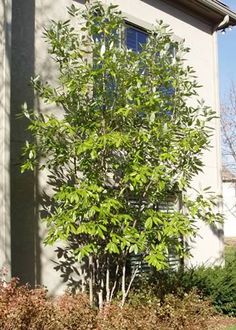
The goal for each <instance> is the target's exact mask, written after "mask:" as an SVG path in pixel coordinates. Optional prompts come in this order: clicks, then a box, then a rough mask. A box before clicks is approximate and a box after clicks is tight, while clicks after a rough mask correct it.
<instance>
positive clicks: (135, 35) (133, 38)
mask: <svg viewBox="0 0 236 330" xmlns="http://www.w3.org/2000/svg"><path fill="white" fill-rule="evenodd" d="M147 37H148V34H147V33H146V32H144V31H142V30H139V29H137V28H135V27H132V26H127V27H126V46H127V48H128V49H132V50H133V51H134V52H140V51H141V50H142V46H143V45H144V44H145V43H146V42H147Z"/></svg>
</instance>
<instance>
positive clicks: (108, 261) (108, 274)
mask: <svg viewBox="0 0 236 330" xmlns="http://www.w3.org/2000/svg"><path fill="white" fill-rule="evenodd" d="M106 264H107V265H106V266H107V269H106V302H107V303H109V301H110V260H109V256H108V257H107V263H106Z"/></svg>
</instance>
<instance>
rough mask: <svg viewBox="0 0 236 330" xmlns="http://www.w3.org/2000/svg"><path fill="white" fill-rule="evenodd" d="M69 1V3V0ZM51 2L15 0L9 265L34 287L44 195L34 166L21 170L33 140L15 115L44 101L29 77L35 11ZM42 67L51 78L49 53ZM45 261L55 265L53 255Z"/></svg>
mask: <svg viewBox="0 0 236 330" xmlns="http://www.w3.org/2000/svg"><path fill="white" fill-rule="evenodd" d="M1 1H3V0H1ZM69 2H70V1H69ZM72 2H73V1H71V2H70V3H72ZM75 2H77V3H80V4H84V1H81V0H78V1H77V0H75ZM67 5H69V4H68V3H67ZM41 6H42V7H41ZM53 7H54V8H56V6H55V4H50V5H48V4H47V1H45V2H42V4H41V3H40V5H39V8H36V1H35V0H24V1H19V0H12V27H11V29H12V41H11V83H10V89H11V104H10V109H11V114H10V132H11V133H10V146H9V148H10V164H11V165H10V181H11V182H10V189H11V198H10V203H11V268H12V276H16V277H19V278H20V280H21V282H22V283H29V284H31V285H32V286H34V285H35V284H44V283H42V281H43V280H42V266H43V265H42V260H43V259H44V261H45V259H48V258H47V255H45V256H44V253H43V251H41V237H40V226H39V207H38V206H39V201H40V199H41V197H40V190H41V189H39V175H38V173H37V172H36V171H35V172H34V173H32V172H26V173H24V174H21V173H20V167H21V163H22V158H21V152H22V147H23V145H24V142H25V141H26V140H29V141H30V139H31V137H30V135H29V133H28V132H27V126H28V121H27V119H25V118H24V119H22V118H21V119H18V118H17V115H18V114H20V113H21V107H22V105H23V103H25V102H26V103H27V105H28V108H37V109H38V110H39V111H40V104H39V102H38V100H37V99H35V95H34V91H33V89H32V87H31V86H30V79H31V77H33V76H35V74H37V73H38V72H35V66H36V58H35V48H36V40H35V36H38V35H40V38H41V37H42V34H43V26H38V25H37V24H38V22H37V21H36V11H37V15H39V16H40V17H45V13H50V14H52V15H53V10H52V8H53ZM65 7H66V4H65ZM40 10H41V11H43V12H41V11H40ZM37 17H38V16H37ZM37 30H38V31H37ZM37 32H38V33H37ZM46 47H47V46H46V44H45V48H46ZM37 56H41V53H40V52H39V53H37ZM40 68H43V72H44V73H46V76H44V78H45V79H46V80H51V78H53V74H52V70H51V63H50V61H48V57H45V58H44V59H43V63H40ZM37 70H38V68H37ZM41 233H42V230H41ZM47 262H48V263H51V264H52V260H48V261H47ZM55 290H57V288H56V289H55Z"/></svg>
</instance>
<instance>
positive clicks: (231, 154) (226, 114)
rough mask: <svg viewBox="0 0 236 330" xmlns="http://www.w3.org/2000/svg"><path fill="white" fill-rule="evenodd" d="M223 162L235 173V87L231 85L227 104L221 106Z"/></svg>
mask: <svg viewBox="0 0 236 330" xmlns="http://www.w3.org/2000/svg"><path fill="white" fill-rule="evenodd" d="M221 130H222V152H223V155H222V156H223V162H224V164H225V165H226V167H228V168H229V169H231V170H232V172H234V173H235V171H236V134H235V132H236V86H235V85H234V84H232V85H231V88H230V91H229V93H228V97H227V102H225V104H223V105H222V106H221Z"/></svg>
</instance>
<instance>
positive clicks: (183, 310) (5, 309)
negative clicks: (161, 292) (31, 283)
mask: <svg viewBox="0 0 236 330" xmlns="http://www.w3.org/2000/svg"><path fill="white" fill-rule="evenodd" d="M46 293H47V292H46V290H45V289H42V288H41V289H30V288H29V287H28V286H26V285H25V286H19V285H18V281H17V280H16V279H13V280H12V281H11V282H10V283H8V284H6V283H4V282H1V281H0V329H1V330H28V329H30V330H42V329H43V330H143V329H145V330H154V329H155V330H156V329H160V330H166V329H176V330H179V329H191V330H194V329H203V328H204V327H205V326H206V320H207V319H208V318H209V315H210V314H212V313H213V312H212V308H211V306H210V304H209V302H206V301H203V300H202V299H200V298H199V296H198V295H197V294H196V293H195V292H191V293H190V294H186V295H184V296H183V297H178V296H176V295H169V296H167V297H166V301H165V303H164V304H163V305H162V306H161V305H160V303H159V302H158V299H157V298H156V297H153V300H152V299H151V297H148V299H147V301H148V302H146V303H145V301H144V299H143V296H142V297H141V298H142V299H141V301H138V299H137V297H135V299H134V300H133V302H132V300H131V302H130V303H129V304H126V305H125V306H124V307H123V308H121V307H120V306H119V305H118V304H117V303H116V304H111V305H107V306H105V307H104V308H103V310H101V311H97V310H95V309H93V308H91V307H90V305H89V300H88V297H87V296H86V295H84V294H77V295H70V294H65V295H63V296H62V297H60V298H58V299H56V300H51V299H49V298H47V295H46Z"/></svg>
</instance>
